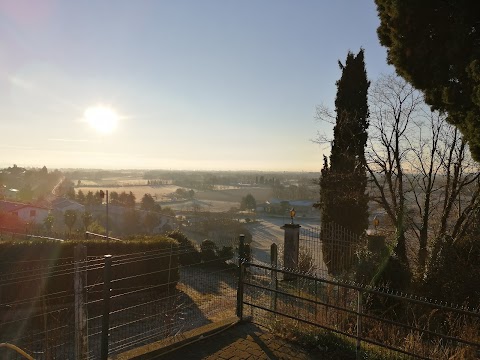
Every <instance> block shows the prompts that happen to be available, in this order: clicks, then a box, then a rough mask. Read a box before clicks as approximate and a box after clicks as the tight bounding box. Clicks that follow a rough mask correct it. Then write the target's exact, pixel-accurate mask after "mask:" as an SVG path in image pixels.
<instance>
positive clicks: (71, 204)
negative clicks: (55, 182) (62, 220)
mask: <svg viewBox="0 0 480 360" xmlns="http://www.w3.org/2000/svg"><path fill="white" fill-rule="evenodd" d="M52 207H53V209H54V210H56V211H60V212H62V213H64V212H65V211H67V210H73V211H77V212H82V213H83V212H84V211H85V206H83V205H82V204H79V203H78V202H76V201H73V200H70V199H67V198H56V199H55V200H53V201H52Z"/></svg>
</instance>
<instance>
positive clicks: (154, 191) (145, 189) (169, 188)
mask: <svg viewBox="0 0 480 360" xmlns="http://www.w3.org/2000/svg"><path fill="white" fill-rule="evenodd" d="M144 182H145V181H144ZM177 189H178V186H176V185H159V186H150V185H146V184H145V185H125V186H119V185H117V186H108V187H106V186H98V185H97V186H76V187H75V192H78V191H79V190H82V191H83V193H84V194H86V193H88V192H89V191H92V192H93V193H95V192H96V191H99V190H108V191H109V192H113V191H116V192H118V193H121V192H123V191H125V192H126V193H129V192H130V191H131V192H132V193H133V195H135V198H136V200H137V202H140V201H141V200H142V197H143V195H144V194H150V195H152V196H153V197H154V198H156V200H157V201H163V200H167V199H168V198H167V197H166V195H167V194H170V193H172V192H175V190H177Z"/></svg>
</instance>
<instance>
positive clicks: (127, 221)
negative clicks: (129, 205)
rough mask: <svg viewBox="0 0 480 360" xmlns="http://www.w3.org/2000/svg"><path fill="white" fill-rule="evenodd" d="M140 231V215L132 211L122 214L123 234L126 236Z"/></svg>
mask: <svg viewBox="0 0 480 360" xmlns="http://www.w3.org/2000/svg"><path fill="white" fill-rule="evenodd" d="M139 229H140V215H139V213H138V211H135V210H134V209H132V210H128V211H125V213H124V214H123V232H124V233H125V234H127V235H132V234H136V233H138V231H139Z"/></svg>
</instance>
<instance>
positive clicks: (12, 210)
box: [0, 200, 50, 224]
mask: <svg viewBox="0 0 480 360" xmlns="http://www.w3.org/2000/svg"><path fill="white" fill-rule="evenodd" d="M0 211H1V212H4V213H6V214H12V215H14V216H16V217H18V218H19V219H20V220H21V221H24V222H27V223H32V224H33V223H35V224H42V223H43V221H44V220H45V218H46V217H47V216H48V214H49V212H50V209H49V208H46V207H43V206H37V205H32V204H23V203H19V202H13V201H4V200H0Z"/></svg>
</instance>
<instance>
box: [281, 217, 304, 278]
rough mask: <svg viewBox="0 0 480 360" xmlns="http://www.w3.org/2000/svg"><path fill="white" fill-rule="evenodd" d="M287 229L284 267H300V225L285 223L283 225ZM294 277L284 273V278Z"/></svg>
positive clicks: (284, 245)
mask: <svg viewBox="0 0 480 360" xmlns="http://www.w3.org/2000/svg"><path fill="white" fill-rule="evenodd" d="M282 229H283V230H284V231H285V235H284V242H283V267H284V268H286V269H293V270H297V269H298V247H299V244H298V243H299V240H300V225H298V224H285V225H283V226H282ZM293 278H294V277H292V276H289V275H287V274H285V275H284V277H283V279H284V280H292V279H293Z"/></svg>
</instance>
